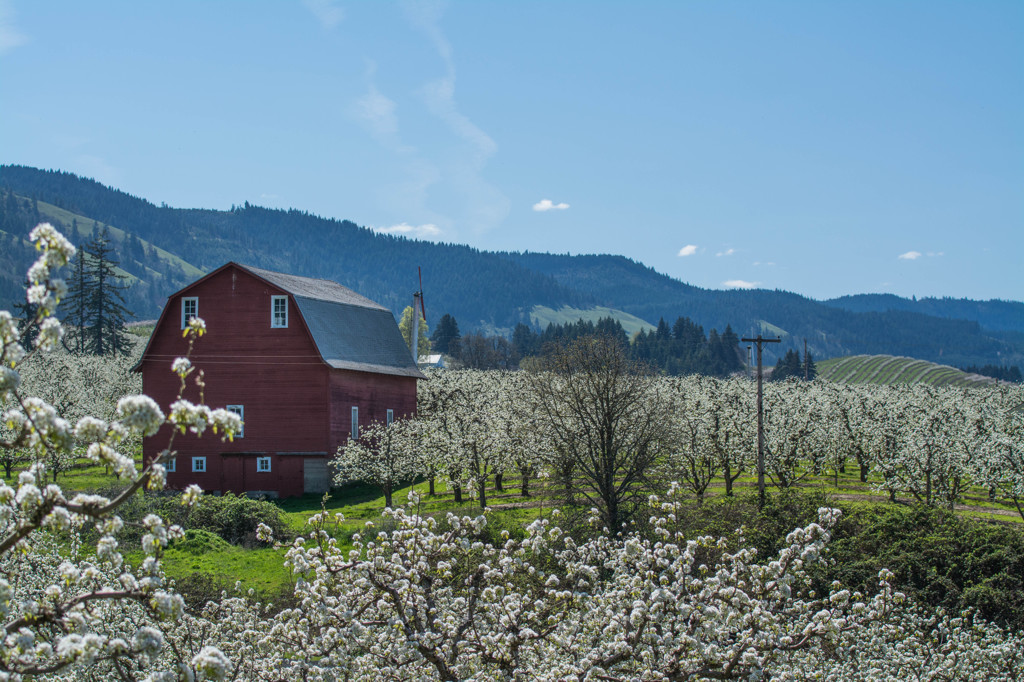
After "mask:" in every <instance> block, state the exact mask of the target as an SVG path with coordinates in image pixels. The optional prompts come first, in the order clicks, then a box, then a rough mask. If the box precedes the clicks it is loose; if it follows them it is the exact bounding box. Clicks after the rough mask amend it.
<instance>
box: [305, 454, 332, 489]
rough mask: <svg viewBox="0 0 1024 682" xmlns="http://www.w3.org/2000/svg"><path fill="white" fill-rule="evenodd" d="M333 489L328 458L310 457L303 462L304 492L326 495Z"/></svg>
mask: <svg viewBox="0 0 1024 682" xmlns="http://www.w3.org/2000/svg"><path fill="white" fill-rule="evenodd" d="M330 488H331V479H330V476H328V474H327V458H326V457H317V458H315V459H314V458H312V457H308V458H306V459H304V460H303V462H302V492H304V493H325V492H327V491H328V490H330Z"/></svg>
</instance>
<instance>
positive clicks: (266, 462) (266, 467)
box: [256, 457, 270, 474]
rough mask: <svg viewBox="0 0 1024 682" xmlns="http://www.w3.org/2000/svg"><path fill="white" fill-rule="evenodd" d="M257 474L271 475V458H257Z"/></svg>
mask: <svg viewBox="0 0 1024 682" xmlns="http://www.w3.org/2000/svg"><path fill="white" fill-rule="evenodd" d="M256 472H257V473H261V474H262V473H270V458H269V457H257V458H256Z"/></svg>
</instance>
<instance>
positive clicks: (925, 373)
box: [817, 355, 995, 387]
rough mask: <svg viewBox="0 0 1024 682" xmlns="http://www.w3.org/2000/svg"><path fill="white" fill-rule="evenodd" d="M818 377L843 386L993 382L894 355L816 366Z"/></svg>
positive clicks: (852, 357) (830, 361)
mask: <svg viewBox="0 0 1024 682" xmlns="http://www.w3.org/2000/svg"><path fill="white" fill-rule="evenodd" d="M817 368H818V376H819V377H821V378H822V379H827V380H828V381H834V382H836V383H842V384H885V385H891V384H917V383H921V384H929V385H931V386H968V387H972V386H987V385H990V384H992V383H993V382H994V381H995V380H994V379H991V378H989V377H982V376H979V375H977V374H967V373H966V372H963V371H961V370H959V369H957V368H955V367H950V366H948V365H939V364H936V363H934V362H927V361H925V360H916V359H914V358H905V357H900V356H895V355H850V356H847V357H844V358H831V359H828V360H821V361H820V362H818V363H817Z"/></svg>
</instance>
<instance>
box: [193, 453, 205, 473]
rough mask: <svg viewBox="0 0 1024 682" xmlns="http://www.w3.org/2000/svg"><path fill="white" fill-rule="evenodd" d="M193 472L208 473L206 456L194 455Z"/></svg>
mask: <svg viewBox="0 0 1024 682" xmlns="http://www.w3.org/2000/svg"><path fill="white" fill-rule="evenodd" d="M192 473H194V474H205V473H206V458H205V457H193V458H192Z"/></svg>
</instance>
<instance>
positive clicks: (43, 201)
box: [0, 166, 1024, 366]
mask: <svg viewBox="0 0 1024 682" xmlns="http://www.w3.org/2000/svg"><path fill="white" fill-rule="evenodd" d="M41 219H42V220H49V221H50V222H53V223H54V224H55V225H57V226H58V227H59V228H60V229H62V230H63V231H65V232H66V233H68V234H69V235H71V236H72V238H73V239H74V240H75V241H76V243H82V242H83V241H87V240H88V239H89V238H91V236H92V235H93V233H94V231H99V230H102V229H107V230H108V231H109V233H110V237H111V242H112V245H113V247H114V249H115V254H116V257H117V258H118V260H120V262H121V268H122V270H123V271H124V272H125V273H126V274H128V275H130V276H131V277H132V281H133V286H132V288H131V290H130V291H129V295H128V296H127V300H128V304H129V306H131V308H132V309H133V310H134V312H135V314H136V316H137V318H140V319H146V318H154V317H156V315H157V314H158V313H159V310H160V307H161V306H162V305H163V302H164V299H165V297H166V296H167V295H168V294H170V293H171V292H173V291H175V290H177V289H179V288H180V287H181V286H183V285H184V284H185V283H187V282H190V281H192V280H194V279H196V278H197V277H198V276H199V275H200V274H201V273H203V272H209V271H210V270H212V269H214V268H216V267H219V266H220V265H223V264H224V263H225V262H227V261H230V260H233V261H237V262H240V263H245V264H249V265H255V266H257V267H263V268H268V269H272V270H280V271H284V272H290V273H294V274H298V275H305V276H309V277H325V278H329V279H332V280H335V281H337V282H340V283H342V284H344V285H345V286H348V287H351V288H353V289H355V290H357V291H359V292H360V293H362V294H364V295H366V296H368V297H370V298H372V299H374V300H376V301H379V302H380V303H382V304H384V305H386V306H388V307H389V308H391V309H392V310H393V311H394V312H395V313H396V315H398V314H400V312H401V310H402V309H403V308H404V307H405V306H406V305H408V304H409V303H411V299H412V292H413V291H414V290H415V289H416V288H417V280H416V268H417V266H422V267H423V286H424V291H425V299H426V307H427V314H428V322H430V323H431V325H433V324H434V323H435V322H436V321H437V320H438V319H439V318H440V317H441V315H442V314H444V313H449V314H451V315H453V316H454V317H455V318H456V319H457V320H458V323H459V325H460V326H461V328H462V329H463V330H465V331H467V332H469V331H473V330H480V331H484V332H486V333H495V332H497V333H504V334H509V333H511V330H512V328H513V327H514V326H515V325H516V324H518V323H520V322H524V323H526V324H529V323H530V317H529V314H530V311H531V310H532V309H533V308H534V307H535V306H547V307H550V308H555V309H557V308H560V307H562V306H571V307H574V308H592V307H594V306H597V305H601V306H607V307H609V308H612V309H616V310H621V311H625V312H628V313H631V314H633V315H636V316H637V317H640V318H642V319H644V320H647V321H648V322H650V323H651V324H657V322H658V320H659V319H661V318H665V319H667V320H674V319H676V318H678V317H680V316H685V317H688V318H689V319H690V320H692V321H693V322H694V323H696V324H698V325H700V326H702V327H703V328H705V329H708V330H710V329H717V330H719V331H722V330H724V329H725V328H726V326H727V325H731V326H732V329H734V330H735V331H736V333H737V334H738V335H739V336H746V335H748V334H750V333H755V334H756V333H757V332H759V331H763V332H764V333H765V334H766V335H775V334H776V333H778V334H780V335H782V336H783V339H784V343H782V344H778V345H775V346H774V347H772V348H771V349H770V352H769V353H768V354H766V362H768V363H773V362H775V359H776V355H775V353H781V354H785V352H786V350H788V349H790V348H801V349H802V346H803V339H804V338H806V339H807V343H808V346H809V348H810V350H811V352H812V353H813V354H814V356H815V357H816V358H819V359H824V358H827V357H832V356H838V355H850V354H875V353H889V354H895V355H906V356H911V357H918V358H922V359H926V360H932V361H939V362H943V363H945V364H953V365H961V366H965V365H971V364H977V365H984V364H994V365H1000V366H1002V365H1014V364H1021V363H1024V312H1022V311H1024V304H1021V303H1016V302H1008V301H968V300H955V299H922V300H920V301H912V300H909V301H908V300H907V299H901V298H899V297H895V296H891V297H889V296H875V295H864V296H848V297H843V298H841V299H835V300H832V301H825V302H821V301H815V300H812V299H808V298H806V297H803V296H799V295H797V294H792V293H789V292H784V291H767V290H753V291H718V290H709V289H701V288H699V287H695V286H692V285H689V284H685V283H683V282H680V281H678V280H675V279H672V278H671V277H668V276H666V275H663V274H660V273H658V272H656V271H654V270H653V269H651V268H648V267H646V266H644V265H643V264H641V263H637V262H634V261H632V260H629V259H627V258H624V257H621V256H610V255H598V256H566V255H555V254H538V253H490V252H484V251H479V250H477V249H473V248H470V247H468V246H461V245H456V244H435V243H431V242H419V241H413V240H409V239H405V238H402V237H393V236H387V235H381V234H378V233H375V232H373V231H371V230H368V229H365V228H362V227H359V226H358V225H356V224H355V223H352V222H350V221H347V220H341V221H339V220H334V219H325V218H321V217H319V216H315V215H311V214H309V213H306V212H303V211H298V210H294V209H293V210H289V211H283V210H272V209H266V208H260V207H256V206H251V205H249V204H248V203H246V204H244V205H243V206H240V207H234V208H232V209H231V210H228V211H214V210H205V209H177V208H171V207H168V206H156V205H154V204H152V203H150V202H148V201H146V200H144V199H141V198H138V197H134V196H131V195H129V194H126V193H124V192H121V191H118V190H115V189H112V188H109V187H105V186H103V185H101V184H99V183H97V182H95V181H93V180H89V179H85V178H80V177H78V176H76V175H73V174H71V173H64V172H59V171H43V170H39V169H35V168H28V167H24V166H0V232H2V234H0V245H2V249H0V266H2V270H0V298H2V302H3V307H9V306H10V305H11V303H12V302H13V301H14V300H16V298H18V297H20V295H21V294H20V292H21V285H22V282H21V278H22V277H23V274H22V273H24V272H25V268H26V267H27V265H28V264H29V263H30V262H31V259H32V258H33V252H32V251H31V249H30V248H29V245H28V243H27V242H26V241H25V237H26V236H27V234H28V231H29V230H30V229H31V227H32V226H33V225H35V224H36V222H38V221H39V220H41Z"/></svg>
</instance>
